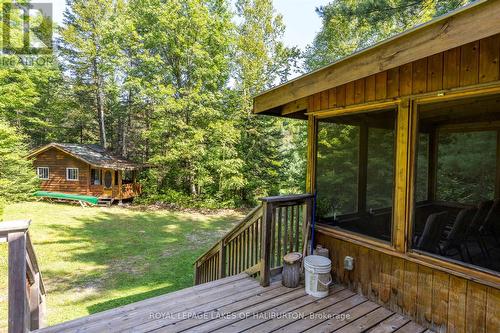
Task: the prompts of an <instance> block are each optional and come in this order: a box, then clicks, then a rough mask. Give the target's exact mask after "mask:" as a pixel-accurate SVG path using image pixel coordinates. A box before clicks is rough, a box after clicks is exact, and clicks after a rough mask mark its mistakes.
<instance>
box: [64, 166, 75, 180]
mask: <svg viewBox="0 0 500 333" xmlns="http://www.w3.org/2000/svg"><path fill="white" fill-rule="evenodd" d="M66 180H71V181H76V180H78V168H66Z"/></svg>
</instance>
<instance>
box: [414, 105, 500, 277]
mask: <svg viewBox="0 0 500 333" xmlns="http://www.w3.org/2000/svg"><path fill="white" fill-rule="evenodd" d="M497 100H498V97H483V98H475V99H465V100H461V101H453V102H446V103H436V104H431V105H425V106H421V107H420V108H419V110H418V111H419V125H418V127H419V135H418V144H417V149H418V152H417V154H416V156H417V158H416V181H415V209H414V213H415V214H414V218H413V235H412V247H413V248H414V249H416V250H418V251H422V252H425V253H428V254H430V255H433V256H439V257H441V258H445V259H447V260H451V261H455V262H459V263H460V262H461V263H465V264H468V265H475V266H480V267H483V268H486V269H489V270H494V271H497V272H498V271H500V199H499V198H498V194H499V192H500V186H499V185H500V184H499V181H500V175H499V174H498V172H497V167H498V162H497V161H498V160H499V157H500V156H499V153H498V151H499V147H498V142H499V139H500V123H499V121H500V107H498V105H499V104H498V103H497Z"/></svg>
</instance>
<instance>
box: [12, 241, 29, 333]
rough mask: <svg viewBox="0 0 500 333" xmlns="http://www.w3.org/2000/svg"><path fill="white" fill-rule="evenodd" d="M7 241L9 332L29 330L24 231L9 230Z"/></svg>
mask: <svg viewBox="0 0 500 333" xmlns="http://www.w3.org/2000/svg"><path fill="white" fill-rule="evenodd" d="M8 242H9V263H8V265H9V266H8V267H9V303H8V304H9V324H8V326H9V333H26V332H28V331H29V325H30V314H29V309H28V300H27V295H26V283H27V281H26V232H25V231H21V232H11V233H9V235H8Z"/></svg>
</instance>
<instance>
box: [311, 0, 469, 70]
mask: <svg viewBox="0 0 500 333" xmlns="http://www.w3.org/2000/svg"><path fill="white" fill-rule="evenodd" d="M469 2H472V0H417V1H415V0H375V1H374V0H338V1H333V2H331V3H329V4H328V5H325V6H321V7H319V8H317V9H316V12H317V13H318V15H319V16H320V17H321V19H322V21H323V26H322V28H321V30H320V32H319V33H318V34H317V35H316V37H315V39H314V42H313V43H312V45H310V46H309V47H308V48H307V50H306V54H305V61H304V67H305V70H306V71H312V70H315V69H317V68H320V67H322V66H325V65H327V64H329V63H332V62H334V61H336V60H338V59H340V58H342V57H345V56H347V55H349V54H351V53H353V52H355V51H357V50H360V49H363V48H366V47H368V46H370V45H373V44H375V43H376V42H378V41H381V40H383V39H386V38H388V37H390V36H393V35H395V34H397V33H400V32H403V31H405V30H407V29H409V28H412V27H414V26H416V25H418V24H421V23H424V22H427V21H429V20H431V19H432V18H434V17H436V16H440V15H443V14H445V13H447V12H449V11H451V10H453V9H456V8H458V7H460V6H463V5H465V4H467V3H469Z"/></svg>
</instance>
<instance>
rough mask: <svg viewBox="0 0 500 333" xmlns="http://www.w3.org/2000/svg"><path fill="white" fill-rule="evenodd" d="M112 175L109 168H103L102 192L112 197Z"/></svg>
mask: <svg viewBox="0 0 500 333" xmlns="http://www.w3.org/2000/svg"><path fill="white" fill-rule="evenodd" d="M113 175H114V172H113V171H111V170H105V171H104V177H103V185H104V186H103V188H104V189H103V194H104V196H106V197H112V196H113Z"/></svg>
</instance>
